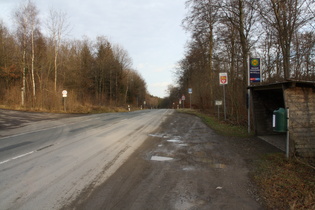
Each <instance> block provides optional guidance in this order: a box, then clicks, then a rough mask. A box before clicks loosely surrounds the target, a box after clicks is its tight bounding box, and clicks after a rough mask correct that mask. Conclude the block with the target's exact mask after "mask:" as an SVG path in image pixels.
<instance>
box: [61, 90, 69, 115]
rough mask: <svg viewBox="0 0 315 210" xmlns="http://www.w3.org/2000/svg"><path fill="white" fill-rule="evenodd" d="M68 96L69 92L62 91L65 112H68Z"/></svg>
mask: <svg viewBox="0 0 315 210" xmlns="http://www.w3.org/2000/svg"><path fill="white" fill-rule="evenodd" d="M67 96H68V91H67V90H63V91H62V99H63V110H64V111H66V98H67Z"/></svg>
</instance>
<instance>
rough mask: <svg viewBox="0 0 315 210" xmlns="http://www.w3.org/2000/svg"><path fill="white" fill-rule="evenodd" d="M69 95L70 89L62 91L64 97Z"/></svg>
mask: <svg viewBox="0 0 315 210" xmlns="http://www.w3.org/2000/svg"><path fill="white" fill-rule="evenodd" d="M67 95H68V91H66V90H63V91H62V97H64V98H66V97H67Z"/></svg>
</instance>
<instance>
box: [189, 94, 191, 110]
mask: <svg viewBox="0 0 315 210" xmlns="http://www.w3.org/2000/svg"><path fill="white" fill-rule="evenodd" d="M189 100H190V109H191V94H189Z"/></svg>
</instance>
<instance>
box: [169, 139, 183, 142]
mask: <svg viewBox="0 0 315 210" xmlns="http://www.w3.org/2000/svg"><path fill="white" fill-rule="evenodd" d="M166 141H167V142H172V143H181V142H182V141H181V140H178V139H169V140H166Z"/></svg>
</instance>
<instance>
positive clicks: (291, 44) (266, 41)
mask: <svg viewBox="0 0 315 210" xmlns="http://www.w3.org/2000/svg"><path fill="white" fill-rule="evenodd" d="M314 4H315V2H314V1H313V0H220V1H217V0H187V1H186V7H187V15H186V17H185V19H184V20H183V22H182V26H183V28H184V29H185V30H186V31H187V32H189V33H190V35H191V39H190V40H189V43H188V44H187V46H186V52H185V55H184V57H183V58H182V59H181V60H180V61H179V62H178V68H177V70H176V71H175V72H174V75H175V77H176V80H177V84H176V85H170V86H169V87H168V92H169V98H167V100H168V104H169V106H170V107H171V106H176V105H178V104H179V99H180V98H181V97H182V95H185V96H186V101H185V107H187V106H189V97H191V101H192V102H191V103H192V107H193V108H198V109H201V110H204V111H207V112H208V113H210V114H213V115H214V114H216V112H217V107H216V106H215V100H222V98H223V86H222V85H220V84H219V73H222V72H226V73H227V75H228V84H227V85H225V87H224V88H225V92H226V113H227V118H228V120H229V121H230V122H233V123H235V124H241V125H242V124H246V123H247V107H246V104H247V86H248V65H249V64H248V60H249V58H260V63H261V65H260V66H261V71H262V81H261V82H260V83H251V84H250V85H259V84H270V83H276V82H284V81H288V80H298V81H313V82H314V81H315V33H314V31H315V30H314V29H315V28H314V27H315V22H314V15H315V5H314ZM188 89H190V90H192V94H191V95H190V94H188ZM165 102H166V101H165ZM221 110H222V109H221ZM221 113H222V111H221Z"/></svg>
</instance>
